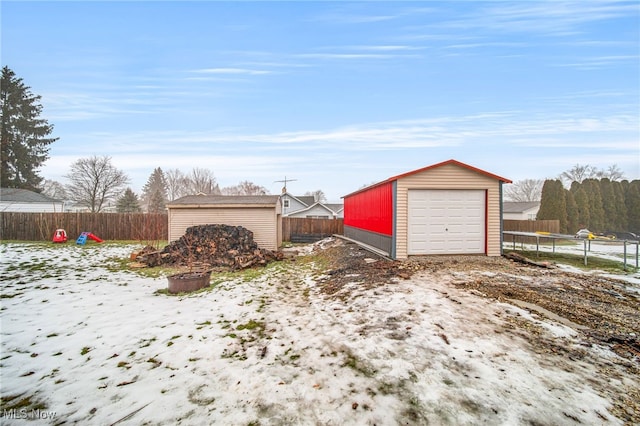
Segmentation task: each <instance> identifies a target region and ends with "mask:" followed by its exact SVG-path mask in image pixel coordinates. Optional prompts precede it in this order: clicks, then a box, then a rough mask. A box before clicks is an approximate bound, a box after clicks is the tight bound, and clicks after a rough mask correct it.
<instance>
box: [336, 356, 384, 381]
mask: <svg viewBox="0 0 640 426" xmlns="http://www.w3.org/2000/svg"><path fill="white" fill-rule="evenodd" d="M342 366H343V367H349V368H351V369H352V370H355V371H357V372H359V373H361V374H362V375H364V376H365V377H373V376H375V375H376V374H377V373H378V371H377V370H376V369H375V368H373V366H371V365H370V364H368V363H367V362H366V361H364V360H361V359H359V358H358V357H356V356H355V355H353V354H352V353H351V352H347V353H345V360H344V362H343V363H342Z"/></svg>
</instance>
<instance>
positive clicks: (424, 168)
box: [342, 159, 512, 198]
mask: <svg viewBox="0 0 640 426" xmlns="http://www.w3.org/2000/svg"><path fill="white" fill-rule="evenodd" d="M449 164H452V165H454V166H458V167H462V168H464V169H467V170H471V171H472V172H476V173H479V174H481V175H484V176H488V177H490V178H492V179H496V180H499V181H500V182H503V183H512V182H511V181H510V180H509V179H507V178H503V177H500V176H498V175H494V174H493V173H489V172H487V171H485V170H482V169H478V168H476V167H473V166H470V165H468V164H465V163H461V162H460V161H457V160H453V159H452V160H447V161H443V162H441V163H437V164H433V165H431V166H427V167H423V168H421V169H417V170H412V171H410V172H407V173H402V174H400V175H397V176H393V177H390V178H389V179H386V180H383V181H382V182H378V183H374V184H373V185H369V186H367V187H365V188H362V189H359V190H357V191H354V192H352V193H350V194H347V195H345V196H344V197H342V198H346V197H349V196H351V195H354V194H357V193H359V192H363V191H366V190H368V189H371V188H374V187H376V186H379V185H383V184H386V183H389V182H393V181H397V180H398V179H402V178H405V177H407V176H411V175H414V174H416V173H422V172H425V171H427V170H431V169H435V168H438V167H442V166H446V165H449Z"/></svg>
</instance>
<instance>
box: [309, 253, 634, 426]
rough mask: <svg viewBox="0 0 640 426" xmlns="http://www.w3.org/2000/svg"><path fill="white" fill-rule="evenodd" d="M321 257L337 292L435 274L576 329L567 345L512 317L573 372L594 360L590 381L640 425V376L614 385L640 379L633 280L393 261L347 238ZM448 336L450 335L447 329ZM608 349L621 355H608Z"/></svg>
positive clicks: (452, 260)
mask: <svg viewBox="0 0 640 426" xmlns="http://www.w3.org/2000/svg"><path fill="white" fill-rule="evenodd" d="M320 256H321V257H322V258H323V259H325V262H326V266H327V268H326V271H325V273H324V275H323V276H322V277H321V278H320V279H319V280H318V282H319V285H320V288H321V290H322V292H324V293H325V294H326V295H327V297H330V298H340V299H342V300H347V299H349V298H350V297H351V296H352V293H353V292H354V291H359V290H361V289H371V288H375V287H378V286H383V285H385V283H389V280H393V279H398V280H402V279H409V278H411V277H417V276H425V277H426V276H428V277H429V278H430V279H434V278H435V279H437V280H438V282H441V283H442V282H444V283H448V285H450V286H452V287H455V288H456V289H461V290H464V291H466V292H470V293H473V294H475V295H478V296H482V297H484V298H488V299H493V300H496V301H498V302H503V303H509V304H512V305H514V306H517V307H519V308H523V309H525V310H527V311H529V312H530V313H531V315H532V316H533V317H534V318H541V319H542V321H545V322H552V323H557V324H562V325H564V326H568V327H570V328H572V329H574V330H575V331H576V333H577V341H578V344H577V345H567V344H566V342H565V341H564V340H561V339H555V338H553V337H552V336H551V337H550V336H549V334H548V333H545V329H544V327H542V326H541V325H540V324H539V323H536V322H532V321H530V319H527V318H524V317H518V316H516V317H513V318H509V319H508V321H509V323H510V324H511V327H512V329H511V330H510V332H512V333H517V334H518V335H520V336H522V337H524V338H525V339H526V340H527V341H528V342H529V344H530V346H531V349H532V350H533V351H535V352H536V353H539V354H542V355H544V354H553V355H560V356H561V357H562V359H564V362H565V364H566V365H565V369H566V370H567V371H574V370H576V369H579V368H580V363H587V364H589V365H592V366H594V367H595V369H596V371H597V374H596V375H595V376H594V377H591V378H590V379H589V381H590V382H591V384H592V385H593V386H594V388H595V389H597V390H598V391H599V393H600V394H601V395H603V396H606V397H607V398H608V399H609V400H611V401H612V404H613V410H612V411H613V412H614V414H616V415H617V416H618V417H619V418H621V419H624V421H625V422H626V423H628V424H640V389H638V387H637V382H635V381H633V382H628V383H627V384H625V385H623V388H624V390H625V392H623V393H618V392H616V391H612V390H611V389H610V387H609V383H610V381H611V380H620V381H622V382H623V383H625V380H624V378H625V377H635V378H637V377H640V292H638V289H637V288H633V287H631V285H630V284H629V283H628V282H626V281H623V280H620V279H616V278H612V277H609V276H603V275H598V274H597V273H576V272H568V271H565V270H562V269H560V268H552V269H542V268H538V267H535V266H528V265H523V264H520V263H517V262H514V261H511V260H508V259H506V258H501V257H498V258H491V257H484V256H433V257H420V258H412V259H410V260H408V261H390V260H385V259H383V258H381V257H379V256H376V255H375V254H373V253H371V252H369V251H367V250H365V249H363V248H361V247H359V246H357V245H355V244H352V243H342V242H341V243H336V244H335V245H334V246H333V247H331V248H330V249H328V250H324V251H323V252H322V253H320ZM425 281H428V280H425ZM441 337H442V338H443V340H445V341H446V340H447V336H446V334H444V333H442V334H441ZM603 347H604V348H608V349H610V350H611V351H613V352H614V353H615V354H616V355H617V356H613V357H610V356H604V355H603V354H602V349H600V348H603Z"/></svg>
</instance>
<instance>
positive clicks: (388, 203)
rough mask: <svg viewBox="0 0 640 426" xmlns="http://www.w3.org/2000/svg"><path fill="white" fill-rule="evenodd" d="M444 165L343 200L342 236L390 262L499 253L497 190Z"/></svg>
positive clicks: (496, 182)
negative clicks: (415, 256)
mask: <svg viewBox="0 0 640 426" xmlns="http://www.w3.org/2000/svg"><path fill="white" fill-rule="evenodd" d="M503 183H511V181H510V180H508V179H505V178H502V177H500V176H496V175H494V174H492V173H489V172H486V171H484V170H480V169H477V168H475V167H473V166H469V165H467V164H464V163H461V162H459V161H456V160H449V161H445V162H442V163H438V164H434V165H432V166H428V167H424V168H422V169H418V170H414V171H411V172H408V173H404V174H402V175H398V176H394V177H391V178H389V179H387V180H384V181H382V182H379V183H376V184H374V185H371V186H368V187H366V188H363V189H361V190H359V191H356V192H353V193H351V194H349V195H346V196H345V197H343V198H344V235H345V236H346V237H349V238H352V239H354V240H357V241H360V242H362V243H365V244H368V245H370V246H372V247H375V248H377V249H379V250H381V251H383V252H384V253H386V254H387V255H389V256H390V257H392V258H396V259H404V258H406V257H408V256H410V255H427V254H485V255H488V256H499V255H500V254H501V252H502V250H501V247H502V229H501V228H502V184H503Z"/></svg>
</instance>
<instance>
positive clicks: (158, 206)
mask: <svg viewBox="0 0 640 426" xmlns="http://www.w3.org/2000/svg"><path fill="white" fill-rule="evenodd" d="M167 188H168V185H167V180H166V178H165V176H164V172H163V171H162V169H161V168H160V167H157V168H156V169H154V170H153V172H152V173H151V176H149V179H148V180H147V183H146V184H145V185H144V186H143V187H142V199H143V200H144V204H145V207H146V210H147V212H148V213H163V212H164V211H165V208H166V207H165V205H166V202H167Z"/></svg>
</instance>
